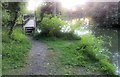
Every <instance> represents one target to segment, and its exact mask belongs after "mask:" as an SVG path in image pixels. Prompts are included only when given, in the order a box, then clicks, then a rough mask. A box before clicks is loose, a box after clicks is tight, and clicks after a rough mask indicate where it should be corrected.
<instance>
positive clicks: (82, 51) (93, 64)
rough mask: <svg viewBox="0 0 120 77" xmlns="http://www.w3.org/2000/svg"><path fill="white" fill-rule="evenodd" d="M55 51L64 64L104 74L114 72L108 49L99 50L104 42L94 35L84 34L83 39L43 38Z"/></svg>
mask: <svg viewBox="0 0 120 77" xmlns="http://www.w3.org/2000/svg"><path fill="white" fill-rule="evenodd" d="M43 41H44V42H45V43H47V44H48V45H49V46H50V47H51V48H53V50H54V51H55V52H59V53H60V55H59V56H58V57H59V60H60V62H61V63H62V64H63V65H71V66H80V67H85V68H87V69H88V70H90V71H93V72H95V71H101V72H102V73H103V74H114V73H115V66H113V65H112V64H111V62H110V61H109V58H108V51H107V50H104V51H103V52H102V53H101V52H99V51H100V49H101V47H102V44H103V42H101V41H102V40H101V39H98V38H95V37H94V36H92V35H87V36H83V37H82V38H81V40H63V39H58V38H56V39H54V38H43Z"/></svg>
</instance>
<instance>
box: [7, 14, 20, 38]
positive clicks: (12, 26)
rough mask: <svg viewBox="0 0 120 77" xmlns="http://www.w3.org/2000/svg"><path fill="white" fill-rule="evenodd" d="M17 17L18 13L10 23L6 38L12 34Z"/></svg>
mask: <svg viewBox="0 0 120 77" xmlns="http://www.w3.org/2000/svg"><path fill="white" fill-rule="evenodd" d="M17 16H18V13H15V18H14V20H13V21H12V24H11V27H10V30H9V32H8V36H9V37H11V35H12V33H13V29H14V26H15V25H16V20H17Z"/></svg>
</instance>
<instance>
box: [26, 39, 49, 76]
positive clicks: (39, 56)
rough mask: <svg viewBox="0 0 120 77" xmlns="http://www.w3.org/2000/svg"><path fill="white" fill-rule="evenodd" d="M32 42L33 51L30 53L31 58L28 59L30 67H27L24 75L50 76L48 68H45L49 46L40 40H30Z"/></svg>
mask: <svg viewBox="0 0 120 77" xmlns="http://www.w3.org/2000/svg"><path fill="white" fill-rule="evenodd" d="M30 40H31V42H32V49H31V51H30V53H29V58H28V65H27V66H26V69H25V71H24V74H28V75H31V74H33V75H40V74H42V75H45V74H48V70H47V68H46V67H45V66H44V64H45V63H46V62H45V56H46V52H47V51H48V50H47V48H48V47H47V46H46V45H45V44H44V43H42V42H40V41H38V40H33V39H32V38H30Z"/></svg>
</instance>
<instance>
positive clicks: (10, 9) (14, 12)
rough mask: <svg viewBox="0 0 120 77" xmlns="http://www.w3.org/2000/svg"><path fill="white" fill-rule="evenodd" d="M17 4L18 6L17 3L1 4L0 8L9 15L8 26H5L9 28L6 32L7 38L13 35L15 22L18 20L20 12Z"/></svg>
mask: <svg viewBox="0 0 120 77" xmlns="http://www.w3.org/2000/svg"><path fill="white" fill-rule="evenodd" d="M19 4H20V3H19V2H5V3H2V8H3V9H5V10H6V12H7V13H9V15H10V21H9V24H8V25H7V26H8V27H10V29H9V32H8V35H9V36H11V34H12V33H13V29H14V26H15V25H16V20H17V18H18V15H19V11H20V6H19Z"/></svg>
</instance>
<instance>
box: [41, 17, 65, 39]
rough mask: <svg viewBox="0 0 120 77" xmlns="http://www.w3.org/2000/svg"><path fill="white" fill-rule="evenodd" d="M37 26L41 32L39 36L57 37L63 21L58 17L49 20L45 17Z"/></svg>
mask: <svg viewBox="0 0 120 77" xmlns="http://www.w3.org/2000/svg"><path fill="white" fill-rule="evenodd" d="M39 25H40V29H41V30H42V32H41V35H43V36H55V37H58V36H59V33H60V29H61V26H62V25H64V21H62V20H61V19H60V18H58V17H52V18H49V17H48V16H46V17H44V19H43V20H42V22H41V23H39Z"/></svg>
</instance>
